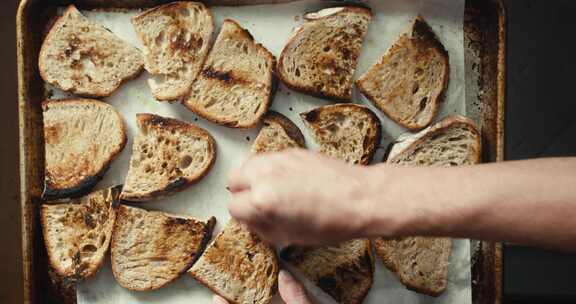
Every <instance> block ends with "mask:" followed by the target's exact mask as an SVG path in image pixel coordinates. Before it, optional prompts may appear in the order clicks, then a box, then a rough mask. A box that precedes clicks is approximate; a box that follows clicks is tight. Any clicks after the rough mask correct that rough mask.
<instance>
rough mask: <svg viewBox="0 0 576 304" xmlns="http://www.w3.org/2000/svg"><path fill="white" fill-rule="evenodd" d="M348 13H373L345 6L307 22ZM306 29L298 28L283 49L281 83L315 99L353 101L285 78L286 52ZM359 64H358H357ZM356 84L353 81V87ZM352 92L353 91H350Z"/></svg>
mask: <svg viewBox="0 0 576 304" xmlns="http://www.w3.org/2000/svg"><path fill="white" fill-rule="evenodd" d="M347 12H354V13H359V14H367V15H369V16H370V17H372V11H371V10H370V8H368V7H365V6H361V5H358V6H344V7H342V10H340V11H338V12H336V13H333V14H329V15H327V16H322V17H320V18H314V19H311V18H308V17H305V19H306V20H308V22H314V21H317V20H321V19H323V18H329V17H330V16H333V15H337V14H340V13H347ZM307 15H308V14H306V15H305V16H307ZM304 30H305V28H304V27H303V26H300V27H298V29H297V30H296V31H295V32H294V33H293V34H292V35H291V36H290V38H288V42H287V43H286V45H285V46H284V48H283V49H282V51H281V53H280V57H279V58H278V63H277V65H276V75H277V77H278V79H279V80H280V81H282V83H284V85H285V86H286V87H288V88H290V89H292V90H294V91H298V92H302V93H304V94H307V95H311V96H314V97H318V98H325V99H330V100H333V101H336V102H350V101H351V99H352V95H351V94H346V95H337V94H331V93H329V92H321V91H318V90H316V89H315V88H314V87H313V86H305V85H298V84H296V83H293V82H292V81H291V80H290V79H288V77H285V75H284V73H283V71H284V65H283V62H284V57H285V56H287V54H286V52H287V50H288V49H289V48H290V47H292V45H293V44H294V43H295V40H296V38H297V37H298V36H300V35H301V34H302V33H303V32H304ZM356 64H357V62H356ZM353 84H354V82H353V81H352V83H351V86H352V85H353ZM350 91H351V90H350Z"/></svg>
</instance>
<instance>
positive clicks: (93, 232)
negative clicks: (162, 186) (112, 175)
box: [40, 186, 121, 280]
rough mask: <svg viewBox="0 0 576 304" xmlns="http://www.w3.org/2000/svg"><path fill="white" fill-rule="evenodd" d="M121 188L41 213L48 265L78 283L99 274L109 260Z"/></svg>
mask: <svg viewBox="0 0 576 304" xmlns="http://www.w3.org/2000/svg"><path fill="white" fill-rule="evenodd" d="M120 188H121V186H118V187H113V188H108V189H105V190H99V191H95V192H92V193H90V194H88V195H87V196H84V197H81V198H78V199H75V200H71V201H67V202H47V203H45V204H43V205H42V207H41V209H40V220H41V222H42V233H43V234H44V243H45V244H46V251H47V252H48V261H49V262H50V266H51V267H52V269H54V270H55V272H56V273H57V274H58V275H59V276H61V277H63V278H65V279H67V280H78V279H82V278H87V277H90V276H92V275H94V274H95V273H96V271H98V269H99V268H100V266H101V265H102V263H103V262H104V258H105V257H106V253H107V252H108V247H109V245H110V239H111V237H112V228H113V227H114V222H115V221H116V205H117V203H118V194H119V193H120Z"/></svg>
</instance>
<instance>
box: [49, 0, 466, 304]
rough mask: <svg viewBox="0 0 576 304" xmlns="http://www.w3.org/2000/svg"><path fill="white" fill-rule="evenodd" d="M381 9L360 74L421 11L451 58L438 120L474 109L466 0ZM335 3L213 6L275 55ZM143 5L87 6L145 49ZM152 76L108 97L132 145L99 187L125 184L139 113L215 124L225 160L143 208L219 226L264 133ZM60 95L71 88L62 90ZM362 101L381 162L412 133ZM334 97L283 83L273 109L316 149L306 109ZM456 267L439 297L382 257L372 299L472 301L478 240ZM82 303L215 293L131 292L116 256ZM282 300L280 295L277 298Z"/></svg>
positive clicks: (186, 284)
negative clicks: (371, 117) (162, 89)
mask: <svg viewBox="0 0 576 304" xmlns="http://www.w3.org/2000/svg"><path fill="white" fill-rule="evenodd" d="M365 2H367V3H368V4H369V6H370V7H371V8H372V9H373V12H374V18H373V20H372V23H371V24H370V28H369V32H368V35H367V37H366V40H365V44H364V48H363V53H362V55H361V56H360V61H359V64H358V69H357V72H356V75H357V76H358V75H361V74H362V73H363V72H364V71H366V70H367V69H368V68H369V67H370V65H372V64H373V63H374V62H376V61H377V59H378V58H379V57H380V56H381V55H382V54H383V53H384V52H385V51H386V50H387V49H388V48H389V47H390V45H391V44H392V43H393V42H394V41H395V40H396V39H397V37H398V36H399V35H400V34H401V33H403V32H404V31H406V30H407V29H408V27H409V25H410V22H411V20H412V19H413V18H414V17H415V16H416V15H417V14H421V15H422V16H423V17H424V18H425V19H426V20H427V21H428V23H429V24H430V25H431V27H432V28H433V29H434V31H435V32H436V34H437V35H438V37H439V39H440V40H441V42H442V43H443V44H444V46H445V47H446V49H447V50H448V53H449V56H450V83H449V86H448V89H447V92H446V99H445V102H444V104H443V105H442V107H441V111H440V113H439V115H438V117H437V120H438V119H440V118H442V117H444V116H446V115H449V114H454V113H457V114H463V115H466V113H467V112H466V106H465V99H464V98H465V92H464V46H463V14H464V0H458V1H454V0H420V1H418V0H387V1H376V0H375V1H365ZM330 4H334V2H333V3H331V2H330V1H319V0H304V1H298V2H295V3H287V4H274V5H258V6H243V7H212V12H213V14H214V16H215V19H216V20H215V21H216V26H217V27H218V26H219V25H220V24H221V22H222V20H223V19H224V18H232V19H235V20H236V21H238V22H239V23H240V24H241V25H242V26H243V27H245V28H246V29H248V30H249V31H250V32H251V33H252V35H253V36H254V38H255V40H256V41H257V42H259V43H262V44H263V45H264V46H266V47H267V48H268V49H269V50H270V51H271V52H272V53H273V54H274V55H275V56H278V55H279V54H280V51H281V49H282V47H283V45H284V43H285V42H286V40H287V38H288V36H289V35H290V33H291V32H292V30H293V29H294V28H295V27H296V26H297V25H298V24H300V23H302V22H304V21H303V18H302V15H303V14H304V13H306V12H310V11H315V10H318V9H321V8H324V7H327V6H329V5H330ZM138 12H139V11H122V12H118V11H117V12H104V11H84V12H83V13H84V14H85V15H86V16H87V17H88V18H89V19H91V20H93V21H95V22H97V23H100V24H102V25H104V26H105V27H107V28H108V29H110V30H111V31H112V32H114V33H115V34H117V35H118V36H120V37H121V38H123V39H125V40H126V41H128V42H129V43H132V44H134V45H135V46H137V47H141V43H140V42H139V41H138V39H137V37H136V34H135V33H134V30H133V28H132V25H131V23H130V17H132V16H134V15H135V14H137V13H138ZM148 77H149V75H148V74H147V73H143V74H142V76H140V77H139V78H138V79H135V80H133V81H130V82H128V83H127V84H125V85H124V86H122V87H121V88H120V89H119V90H118V91H117V92H116V93H115V94H114V95H112V96H111V97H109V98H106V99H105V100H106V101H107V102H109V103H110V104H112V105H113V106H115V107H116V108H117V109H118V110H119V111H120V112H121V113H122V114H123V116H124V118H125V121H126V124H127V129H128V130H127V131H128V144H127V146H126V148H125V149H124V151H123V152H122V153H121V154H120V156H119V157H118V159H117V160H116V161H114V162H113V164H112V166H111V168H110V170H109V171H108V173H107V174H106V175H105V177H104V179H103V180H102V182H100V183H99V184H98V186H97V188H98V189H101V188H105V187H108V186H113V185H117V184H121V183H123V180H124V177H125V175H126V173H127V171H128V164H129V159H130V154H131V146H132V139H133V138H134V136H135V135H136V134H137V127H136V121H135V114H136V113H141V112H149V113H155V114H159V115H163V116H167V117H174V118H178V119H182V120H184V121H189V122H193V123H196V124H198V125H200V126H201V127H203V128H205V129H207V130H208V131H209V132H210V133H211V134H212V135H213V136H214V137H215V139H216V141H217V144H218V158H217V161H216V164H215V166H214V168H213V169H212V171H211V172H210V174H209V175H208V176H207V177H206V178H204V179H203V180H202V181H201V182H200V183H198V184H196V185H195V186H192V187H191V188H189V189H188V190H186V191H184V192H182V193H179V194H176V195H174V196H171V197H167V198H164V199H161V200H156V201H152V202H148V203H142V204H138V206H140V207H143V208H146V209H150V210H162V211H166V212H171V213H175V214H185V215H189V216H194V217H197V218H200V219H205V218H208V217H209V216H212V215H214V216H216V217H217V219H218V226H217V231H218V230H220V228H221V227H222V225H223V224H225V223H226V221H227V220H228V218H229V215H228V212H227V210H226V204H227V201H228V199H229V194H228V192H227V191H226V190H225V187H226V173H227V172H228V171H229V169H231V168H235V167H238V166H240V164H241V163H242V162H243V161H244V159H245V158H246V157H247V155H248V151H249V149H250V146H251V144H252V142H253V139H254V138H255V136H256V134H257V129H255V130H247V131H246V130H233V129H229V128H225V127H221V126H217V125H215V124H212V123H209V122H207V121H205V120H203V119H201V118H198V117H197V116H196V115H194V114H193V113H191V112H189V111H188V110H187V109H186V108H184V107H183V106H182V105H180V104H177V103H175V104H169V103H159V102H156V101H155V100H154V98H153V97H152V94H151V93H150V89H149V87H148V85H147V83H146V79H147V78H148ZM50 89H51V90H52V91H53V92H54V97H65V96H67V94H65V93H63V92H60V91H58V90H56V89H54V88H50ZM354 101H355V102H357V103H361V104H365V105H368V106H369V107H371V108H372V109H373V110H374V111H375V112H376V113H377V114H378V116H379V118H380V119H381V121H382V126H383V141H382V145H381V148H380V149H379V151H378V153H377V155H376V157H375V162H380V161H381V159H382V155H383V153H384V150H385V147H386V146H387V145H388V143H389V142H390V141H391V140H393V139H394V138H396V137H397V136H398V135H400V134H401V133H403V132H405V131H404V130H403V129H402V128H401V127H399V126H397V125H396V124H394V123H393V122H392V121H390V120H389V119H388V118H387V117H385V116H384V115H383V114H382V113H381V112H379V111H378V110H376V109H375V108H374V107H373V106H372V105H371V104H370V103H369V102H368V101H367V100H366V99H364V98H363V97H362V96H361V94H359V92H358V91H357V89H356V88H355V89H354ZM330 103H331V102H329V101H326V100H323V99H318V98H314V97H310V96H307V95H303V94H300V93H296V92H293V91H290V90H288V89H287V88H286V87H284V86H283V85H280V87H279V90H278V92H277V94H276V98H275V100H274V103H273V105H272V109H274V110H276V111H279V112H281V113H283V114H285V115H286V116H288V117H289V118H290V119H292V121H294V122H295V123H296V124H297V125H298V126H299V127H300V128H301V129H302V130H303V133H304V135H305V136H306V140H307V144H308V147H309V148H311V149H315V145H314V142H313V140H312V139H311V138H310V136H309V134H308V132H307V130H306V129H305V127H304V125H303V124H302V122H301V121H300V118H299V117H298V113H301V112H304V111H308V110H310V109H312V108H315V107H318V106H321V105H325V104H330ZM450 261H451V264H450V268H449V280H448V288H447V290H446V292H445V293H444V294H443V295H442V296H441V297H438V298H431V297H428V296H424V295H419V294H417V293H414V292H411V291H408V290H406V289H405V288H404V287H403V286H402V285H401V284H400V283H399V282H398V280H397V279H396V278H395V277H394V275H393V274H392V273H390V272H389V271H388V270H387V269H385V268H384V267H383V266H382V264H381V263H380V261H377V263H376V273H375V276H374V285H373V287H372V289H371V291H370V293H369V294H368V297H367V298H366V301H365V303H470V302H471V282H470V277H471V276H470V243H469V241H467V240H455V241H454V250H453V253H452V256H451V260H450ZM305 285H306V286H307V287H308V289H309V291H310V292H311V294H312V296H313V297H314V298H316V299H317V300H318V301H319V302H320V303H333V301H332V300H331V299H330V298H329V297H328V296H326V295H325V294H322V292H320V291H319V290H318V289H317V288H316V287H314V286H312V285H311V284H307V283H306V284H305ZM77 296H78V303H157V302H161V303H167V304H168V303H190V302H192V303H210V301H211V292H209V291H208V290H207V289H206V288H204V287H202V286H201V285H199V284H197V283H196V282H195V281H194V280H193V279H192V278H190V277H188V276H182V277H181V278H179V279H178V280H177V281H175V282H174V283H172V284H169V285H168V286H166V287H165V288H162V289H160V290H157V291H151V292H131V291H128V290H126V289H123V288H122V287H120V286H119V285H118V284H117V283H116V281H115V280H114V277H113V276H112V272H111V269H110V263H109V261H107V262H106V264H105V265H104V266H103V267H102V269H101V270H100V271H99V272H98V274H97V275H96V276H95V277H94V278H91V279H89V280H86V281H84V282H81V283H79V284H78V291H77ZM276 301H277V302H279V301H278V299H276Z"/></svg>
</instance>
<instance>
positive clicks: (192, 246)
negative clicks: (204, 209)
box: [111, 205, 216, 291]
mask: <svg viewBox="0 0 576 304" xmlns="http://www.w3.org/2000/svg"><path fill="white" fill-rule="evenodd" d="M215 223H216V219H215V218H214V217H211V218H210V219H208V220H207V221H204V222H203V221H198V220H195V219H190V218H184V217H180V216H176V215H170V214H167V213H163V212H158V211H146V210H144V209H140V208H134V207H128V206H123V205H120V206H119V207H118V218H117V220H116V224H115V225H114V233H113V235H112V245H111V253H112V259H111V260H112V272H113V273H114V277H115V278H116V280H117V281H118V283H119V284H120V285H121V286H122V287H124V288H127V289H130V290H137V291H144V290H154V289H158V288H160V287H162V286H165V285H166V284H168V283H170V282H172V281H174V280H176V278H178V277H179V276H180V275H181V274H182V273H184V272H185V271H186V270H188V268H190V266H192V264H194V262H195V261H196V260H197V259H198V257H199V256H200V254H201V253H202V251H203V250H204V248H205V247H206V244H207V243H208V242H209V241H210V238H211V237H212V229H213V228H214V225H215Z"/></svg>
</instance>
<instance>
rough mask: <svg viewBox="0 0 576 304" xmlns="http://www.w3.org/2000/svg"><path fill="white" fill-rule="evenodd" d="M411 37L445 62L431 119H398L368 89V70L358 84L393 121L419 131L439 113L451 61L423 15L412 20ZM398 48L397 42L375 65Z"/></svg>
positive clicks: (446, 86) (363, 92) (372, 101)
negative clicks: (428, 46)
mask: <svg viewBox="0 0 576 304" xmlns="http://www.w3.org/2000/svg"><path fill="white" fill-rule="evenodd" d="M409 39H411V40H413V41H420V43H423V44H425V45H431V46H433V48H434V49H435V50H436V51H437V52H439V53H440V54H441V56H440V58H441V59H442V61H443V63H444V64H443V67H444V70H443V73H442V88H441V90H440V93H439V94H438V95H437V96H435V98H434V99H433V100H431V101H430V103H432V104H433V105H434V107H433V108H432V113H431V115H430V117H429V119H427V120H426V121H424V122H422V123H420V124H418V123H416V124H410V123H406V122H404V121H402V120H400V119H398V117H396V115H394V113H392V112H391V111H389V110H388V109H386V107H383V106H381V105H380V103H379V102H378V101H377V100H378V98H377V97H376V96H374V95H373V94H371V93H370V90H368V89H367V88H366V86H365V83H366V82H369V81H370V80H369V79H366V77H368V72H367V73H366V74H365V75H362V76H361V77H360V78H359V79H358V80H356V86H358V89H359V90H360V92H361V93H362V95H364V96H365V97H366V98H367V99H368V100H370V102H371V103H372V104H373V105H374V106H376V107H377V108H378V109H379V110H380V111H382V112H383V113H384V114H386V116H388V117H389V118H390V119H391V120H392V121H394V122H395V123H397V124H398V125H400V126H402V127H403V128H406V129H408V130H410V131H418V130H421V129H422V128H425V127H426V126H428V125H429V124H430V123H431V122H432V120H433V119H434V117H436V115H437V114H438V111H439V109H440V106H441V105H442V103H443V101H444V98H445V95H446V89H447V88H448V81H449V78H450V63H449V56H448V51H446V49H445V48H444V46H443V45H442V43H440V41H439V40H438V37H437V36H436V34H434V32H433V31H432V29H431V28H430V26H429V25H428V24H427V23H426V22H425V21H424V19H423V18H422V17H421V16H418V17H416V19H414V21H413V22H412V28H411V38H409ZM398 48H400V46H399V45H397V44H396V43H395V44H394V45H392V47H390V49H389V50H388V51H387V52H386V53H385V54H384V56H383V57H382V58H381V59H380V60H379V61H378V62H377V63H376V64H375V66H376V65H381V64H382V60H383V59H385V58H387V57H388V56H389V55H390V54H392V53H394V52H396V49H398Z"/></svg>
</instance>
